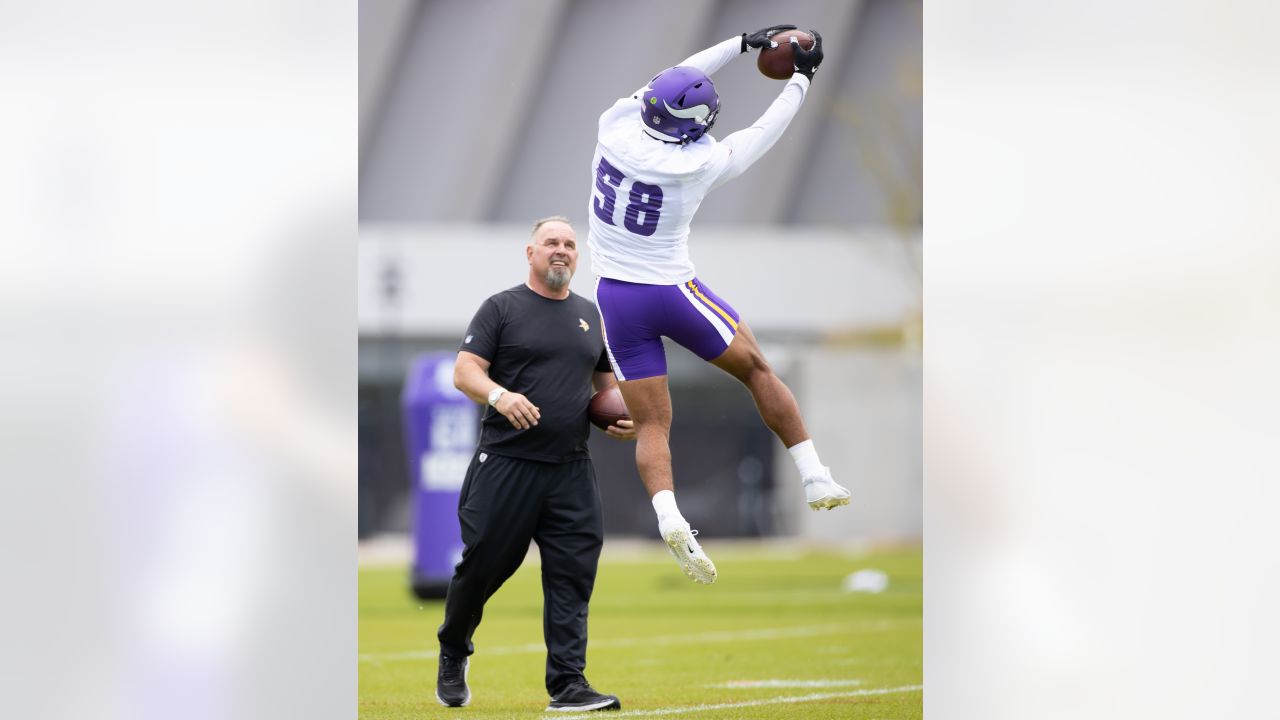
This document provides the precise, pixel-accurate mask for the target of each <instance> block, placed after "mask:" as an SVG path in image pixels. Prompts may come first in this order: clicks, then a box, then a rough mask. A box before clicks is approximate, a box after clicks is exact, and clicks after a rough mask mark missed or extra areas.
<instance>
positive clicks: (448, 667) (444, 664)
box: [436, 653, 471, 707]
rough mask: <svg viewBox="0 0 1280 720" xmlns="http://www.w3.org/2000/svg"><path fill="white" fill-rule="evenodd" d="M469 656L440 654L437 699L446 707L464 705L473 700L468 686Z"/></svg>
mask: <svg viewBox="0 0 1280 720" xmlns="http://www.w3.org/2000/svg"><path fill="white" fill-rule="evenodd" d="M469 665H470V663H469V662H468V660H467V658H456V657H449V656H448V655H445V654H443V653H441V654H440V674H439V675H437V676H436V699H437V700H439V701H440V704H441V705H444V706H445V707H462V706H464V705H466V704H467V703H469V702H471V688H469V687H467V667H468V666H469Z"/></svg>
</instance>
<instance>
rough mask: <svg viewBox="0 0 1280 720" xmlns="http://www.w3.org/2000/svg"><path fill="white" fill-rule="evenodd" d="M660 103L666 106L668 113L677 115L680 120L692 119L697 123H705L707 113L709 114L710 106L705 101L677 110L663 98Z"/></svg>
mask: <svg viewBox="0 0 1280 720" xmlns="http://www.w3.org/2000/svg"><path fill="white" fill-rule="evenodd" d="M662 104H663V105H666V106H667V112H668V113H670V114H671V116H672V117H678V118H680V119H681V120H693V121H695V122H697V123H698V124H699V125H706V124H707V115H710V114H711V108H710V107H709V106H707V105H706V104H705V103H703V104H702V105H694V106H693V107H691V108H688V109H686V110H677V109H676V108H673V107H671V103H669V102H667V101H666V100H663V101H662Z"/></svg>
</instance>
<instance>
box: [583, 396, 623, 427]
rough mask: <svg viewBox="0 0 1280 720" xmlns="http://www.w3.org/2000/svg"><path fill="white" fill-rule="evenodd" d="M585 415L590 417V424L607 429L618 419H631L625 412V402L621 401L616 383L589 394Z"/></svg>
mask: <svg viewBox="0 0 1280 720" xmlns="http://www.w3.org/2000/svg"><path fill="white" fill-rule="evenodd" d="M587 416H588V417H590V418H591V424H592V425H595V426H596V427H598V428H600V429H601V430H605V429H608V427H609V426H610V425H613V424H614V423H616V422H618V421H619V420H630V419H631V414H630V413H628V412H627V404H626V403H625V402H623V401H622V391H621V390H619V389H618V386H617V385H612V386H610V387H607V388H605V389H604V390H601V391H600V392H598V393H596V394H595V395H592V396H591V404H590V405H589V406H588V407H587Z"/></svg>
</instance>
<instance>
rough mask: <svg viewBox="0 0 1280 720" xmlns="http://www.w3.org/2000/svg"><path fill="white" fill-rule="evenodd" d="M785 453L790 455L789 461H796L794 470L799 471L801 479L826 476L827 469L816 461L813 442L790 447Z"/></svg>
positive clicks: (820, 462)
mask: <svg viewBox="0 0 1280 720" xmlns="http://www.w3.org/2000/svg"><path fill="white" fill-rule="evenodd" d="M787 452H789V453H791V459H792V460H795V461H796V469H797V470H799V471H800V477H801V478H802V479H807V478H811V477H818V476H820V475H825V474H826V472H827V468H826V467H824V466H823V465H822V461H821V460H819V459H818V451H817V450H815V449H814V448H813V440H805V441H804V442H802V443H797V444H795V445H792V446H791V447H789V448H787Z"/></svg>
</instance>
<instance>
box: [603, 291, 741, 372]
mask: <svg viewBox="0 0 1280 720" xmlns="http://www.w3.org/2000/svg"><path fill="white" fill-rule="evenodd" d="M596 305H597V306H599V308H600V317H601V318H602V319H603V321H604V344H605V348H606V349H608V351H609V361H610V362H612V363H613V372H614V374H615V375H617V376H618V379H619V380H640V379H643V378H647V377H657V376H659V375H666V374H667V356H666V353H665V352H663V349H662V336H664V335H665V336H667V337H669V338H671V339H672V340H675V341H676V342H678V343H680V344H681V345H683V346H685V347H686V348H688V349H689V350H691V351H693V352H694V353H695V354H697V355H698V357H700V358H702V359H703V360H707V361H710V360H714V359H716V358H718V357H720V355H721V354H722V353H724V351H725V349H726V348H728V347H729V343H731V342H733V336H734V334H735V333H737V332H738V321H739V319H738V312H737V311H736V310H734V309H733V308H732V307H730V306H729V303H727V302H725V301H724V300H721V299H720V298H719V297H718V296H717V295H716V294H715V293H713V292H711V288H709V287H707V286H706V285H703V284H702V283H701V282H699V281H698V279H697V278H694V279H693V280H690V281H689V282H687V283H683V284H681V285H644V284H641V283H631V282H623V281H622V280H612V279H610V278H597V279H596Z"/></svg>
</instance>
